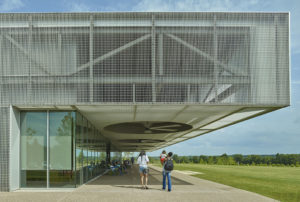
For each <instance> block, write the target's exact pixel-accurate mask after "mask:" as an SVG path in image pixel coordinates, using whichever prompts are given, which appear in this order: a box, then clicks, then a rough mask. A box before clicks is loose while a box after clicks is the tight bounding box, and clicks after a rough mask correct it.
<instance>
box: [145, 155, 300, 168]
mask: <svg viewBox="0 0 300 202" xmlns="http://www.w3.org/2000/svg"><path fill="white" fill-rule="evenodd" d="M158 160H159V159H158V157H150V162H152V163H155V162H156V161H158ZM173 160H174V161H175V162H176V163H199V164H210V165H214V164H215V165H265V166H297V167H299V166H300V154H279V153H277V154H276V155H242V154H234V155H227V154H226V153H225V154H222V155H221V156H206V155H200V156H178V155H177V154H174V155H173Z"/></svg>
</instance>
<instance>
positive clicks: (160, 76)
mask: <svg viewBox="0 0 300 202" xmlns="http://www.w3.org/2000/svg"><path fill="white" fill-rule="evenodd" d="M0 44H1V49H0V53H1V54H0V55H1V58H0V60H1V61H0V70H1V72H0V76H1V89H0V92H1V105H8V104H23V105H44V104H48V105H53V104H57V105H73V104H84V103H134V102H136V103H197V104H203V103H205V104H247V105H248V104H250V105H285V106H286V105H289V102H290V100H289V99H290V98H289V15H288V13H56V14H51V13H47V14H39V13H37V14H0Z"/></svg>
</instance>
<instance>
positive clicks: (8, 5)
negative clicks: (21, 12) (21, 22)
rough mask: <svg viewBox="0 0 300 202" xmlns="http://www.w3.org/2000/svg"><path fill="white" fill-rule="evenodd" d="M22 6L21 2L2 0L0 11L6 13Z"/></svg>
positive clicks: (19, 0) (17, 0)
mask: <svg viewBox="0 0 300 202" xmlns="http://www.w3.org/2000/svg"><path fill="white" fill-rule="evenodd" d="M23 6H24V3H23V2H22V1H21V0H3V1H2V2H1V3H0V11H1V12H8V11H13V10H16V9H19V8H21V7H23Z"/></svg>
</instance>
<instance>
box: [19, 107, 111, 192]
mask: <svg viewBox="0 0 300 202" xmlns="http://www.w3.org/2000/svg"><path fill="white" fill-rule="evenodd" d="M106 145H107V141H106V140H105V139H104V138H103V136H101V134H100V132H99V131H98V130H97V129H96V128H95V127H94V126H93V125H92V124H91V123H90V122H89V121H88V120H87V119H86V118H85V117H84V116H82V115H81V114H80V113H79V112H71V111H48V112H47V111H42V112H37V111H34V112H29V111H23V112H21V171H20V172H21V187H24V188H29V187H30V188H49V187H50V188H54V187H65V188H71V187H76V186H78V185H81V184H84V183H86V182H87V181H89V180H91V179H92V178H94V177H96V176H97V175H99V174H101V173H103V172H104V171H105V170H106V169H107V164H106Z"/></svg>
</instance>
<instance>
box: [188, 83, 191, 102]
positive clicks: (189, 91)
mask: <svg viewBox="0 0 300 202" xmlns="http://www.w3.org/2000/svg"><path fill="white" fill-rule="evenodd" d="M187 101H188V102H191V84H188V85H187Z"/></svg>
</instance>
